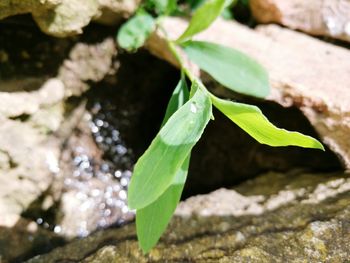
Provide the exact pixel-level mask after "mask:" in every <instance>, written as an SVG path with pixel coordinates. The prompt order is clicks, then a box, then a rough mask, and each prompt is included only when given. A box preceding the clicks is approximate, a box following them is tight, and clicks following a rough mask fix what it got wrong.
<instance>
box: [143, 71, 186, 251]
mask: <svg viewBox="0 0 350 263" xmlns="http://www.w3.org/2000/svg"><path fill="white" fill-rule="evenodd" d="M188 99H189V91H188V87H187V85H186V80H185V79H184V76H181V79H180V81H179V83H178V84H177V86H176V88H175V90H174V92H173V94H172V96H171V98H170V100H169V103H168V107H167V110H166V114H165V116H164V120H163V124H162V126H163V125H164V124H165V123H166V122H167V121H168V119H169V118H170V116H171V115H172V114H174V113H175V112H176V111H177V110H178V109H179V108H180V107H181V106H182V105H183V104H185V103H186V101H187V100H188ZM189 161H190V154H189V155H188V156H187V158H186V159H185V161H184V163H183V164H182V166H181V168H180V169H179V170H178V171H177V172H176V175H175V177H174V179H173V181H172V183H171V185H170V186H169V187H168V188H167V189H166V190H165V192H164V193H163V194H162V195H161V196H160V197H159V198H158V199H157V200H155V201H154V202H153V203H151V204H150V205H148V206H146V207H144V208H142V209H137V211H136V229H137V238H138V240H139V244H140V247H141V249H142V250H143V252H144V253H147V252H148V251H149V250H150V249H151V248H152V247H154V246H155V245H156V244H157V242H158V240H159V238H160V236H161V235H162V234H163V232H164V231H165V229H166V227H167V225H168V224H169V221H170V219H171V217H172V215H173V213H174V211H175V209H176V206H177V204H178V203H179V201H180V197H181V194H182V190H183V187H184V185H185V182H186V177H187V172H188V167H189Z"/></svg>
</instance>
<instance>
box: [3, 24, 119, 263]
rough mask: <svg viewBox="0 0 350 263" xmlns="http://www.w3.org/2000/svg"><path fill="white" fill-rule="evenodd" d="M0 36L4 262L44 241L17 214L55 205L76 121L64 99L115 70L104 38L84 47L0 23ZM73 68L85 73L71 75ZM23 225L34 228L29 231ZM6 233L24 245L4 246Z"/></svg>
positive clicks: (80, 42) (111, 47)
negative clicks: (54, 186) (62, 162)
mask: <svg viewBox="0 0 350 263" xmlns="http://www.w3.org/2000/svg"><path fill="white" fill-rule="evenodd" d="M0 31H1V36H0V43H1V44H0V53H1V54H2V58H3V59H2V61H1V70H0V79H1V81H0V100H1V103H0V104H1V105H0V122H1V125H0V215H1V216H0V232H1V231H2V232H1V233H5V234H1V235H0V247H1V249H0V257H2V260H4V261H5V262H6V260H9V259H11V258H16V256H19V255H20V254H22V255H23V254H24V253H26V252H27V251H28V250H29V247H30V246H31V247H32V249H33V247H35V246H36V245H38V244H40V242H39V243H38V242H32V243H31V244H32V245H30V244H29V243H30V242H29V241H30V240H32V241H33V240H35V236H36V234H35V233H34V232H38V235H39V241H40V240H41V241H45V240H46V241H47V240H48V239H49V237H47V238H43V237H40V236H43V235H45V231H44V229H42V226H38V225H37V224H36V223H34V222H31V220H29V221H28V220H26V222H24V223H23V218H21V216H22V215H24V216H26V217H28V218H30V219H35V216H34V215H35V214H36V212H37V211H46V210H48V209H49V208H50V207H52V206H53V204H54V201H55V200H54V198H52V197H51V198H50V197H49V198H47V196H46V195H47V194H48V192H50V190H51V187H52V183H53V182H54V181H55V180H57V179H58V178H59V177H60V169H59V159H60V154H61V150H62V145H63V144H64V143H65V140H66V138H67V136H69V135H70V132H71V131H72V129H73V128H74V127H75V125H76V122H77V120H76V119H74V118H73V119H72V116H73V115H74V114H73V111H72V110H70V109H69V108H68V106H69V105H70V104H69V103H67V99H68V98H70V97H71V96H72V95H75V94H80V93H81V90H80V89H79V87H80V86H82V85H83V84H84V87H85V90H86V89H87V88H88V87H89V85H87V83H86V82H87V81H90V83H92V82H94V81H98V80H100V79H102V78H103V77H104V76H105V75H107V74H108V73H110V72H111V71H112V72H113V70H114V68H113V63H112V58H113V57H114V55H115V52H116V49H115V46H114V42H113V40H111V39H110V38H106V37H105V35H104V34H105V33H98V34H99V35H98V36H96V35H95V36H94V37H95V38H94V37H92V38H94V39H90V41H89V42H87V41H86V40H82V39H79V38H77V39H75V40H60V39H53V38H49V37H47V36H45V35H44V34H42V33H41V32H38V31H37V30H36V29H34V30H31V29H30V30H28V28H26V31H23V29H19V28H17V27H16V26H6V25H0ZM38 39H40V41H38ZM93 41H94V42H93ZM77 50H79V52H77ZM111 50H112V51H111ZM69 54H71V55H70V57H69ZM74 54H79V56H76V55H74ZM82 61H84V63H83V62H82ZM78 67H79V68H80V69H84V70H85V71H84V72H83V71H77V70H74V69H76V68H78ZM67 68H70V69H71V70H70V71H69V73H68V70H67ZM72 83H74V84H72ZM78 84H80V86H79V85H78ZM79 92H80V93H79ZM27 225H29V226H30V227H29V228H30V229H33V225H34V226H36V227H37V229H39V230H38V231H36V230H35V229H34V230H33V231H32V230H30V229H29V230H30V231H29V232H28V231H27V232H28V233H27V232H26V227H27ZM11 231H12V233H15V234H14V236H13V237H14V238H15V237H17V236H18V237H20V236H21V234H20V233H23V234H25V235H24V236H23V239H21V238H17V239H18V240H22V241H23V242H24V243H23V246H22V245H19V244H18V243H16V242H15V241H14V240H13V242H12V240H9V234H8V233H9V232H11ZM40 231H41V232H40ZM32 232H33V233H32ZM46 232H48V230H47V231H46ZM31 233H32V234H31ZM41 233H43V235H41ZM24 237H26V238H27V239H28V240H29V241H28V240H27V241H28V243H26V242H27V241H26V240H24V239H25V238H24ZM46 241H45V242H46ZM45 242H44V243H45ZM40 249H41V250H43V249H44V250H45V246H43V247H41V248H39V250H40ZM9 251H11V253H9ZM0 261H1V259H0Z"/></svg>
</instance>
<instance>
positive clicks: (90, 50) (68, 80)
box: [58, 37, 118, 97]
mask: <svg viewBox="0 0 350 263" xmlns="http://www.w3.org/2000/svg"><path fill="white" fill-rule="evenodd" d="M116 54H117V49H116V46H115V42H114V41H113V39H112V38H111V37H108V38H106V39H104V40H103V41H101V42H100V43H96V44H95V45H91V44H88V43H77V44H76V45H75V46H73V47H72V49H71V51H70V53H69V57H68V58H67V59H65V60H64V61H63V63H62V65H61V67H60V68H59V70H58V77H59V78H60V79H61V80H62V81H63V83H64V85H65V87H66V90H65V91H66V94H65V95H66V96H67V97H69V96H79V95H81V94H82V93H83V92H85V91H87V90H88V89H89V85H88V84H87V82H89V81H92V82H94V83H96V82H98V81H100V80H102V79H103V78H104V77H105V76H106V75H107V74H113V73H115V72H116V70H117V68H118V62H116V61H113V58H114V57H115V56H116Z"/></svg>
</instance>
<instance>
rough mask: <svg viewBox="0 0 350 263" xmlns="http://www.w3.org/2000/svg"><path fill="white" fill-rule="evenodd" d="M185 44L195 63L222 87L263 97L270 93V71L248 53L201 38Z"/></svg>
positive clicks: (185, 48) (186, 50)
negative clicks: (203, 40)
mask: <svg viewBox="0 0 350 263" xmlns="http://www.w3.org/2000/svg"><path fill="white" fill-rule="evenodd" d="M182 46H183V49H184V50H185V52H186V54H187V55H188V57H189V58H190V59H191V60H192V61H193V62H194V63H196V64H197V65H198V66H199V67H200V68H201V69H202V70H204V71H205V72H207V73H208V74H210V75H211V76H212V77H213V78H214V79H215V80H217V81H218V82H219V83H220V84H222V85H223V86H225V87H227V88H229V89H231V90H233V91H235V92H239V93H242V94H246V95H250V96H255V97H262V98H264V97H265V96H266V95H268V93H269V80H268V75H267V72H266V71H265V69H264V68H263V67H262V66H261V65H260V64H258V63H257V62H256V61H255V60H253V59H252V58H250V57H248V56H247V55H245V54H243V53H241V52H239V51H237V50H234V49H231V48H228V47H225V46H222V45H218V44H214V43H208V42H202V41H188V42H186V43H184V44H183V45H182Z"/></svg>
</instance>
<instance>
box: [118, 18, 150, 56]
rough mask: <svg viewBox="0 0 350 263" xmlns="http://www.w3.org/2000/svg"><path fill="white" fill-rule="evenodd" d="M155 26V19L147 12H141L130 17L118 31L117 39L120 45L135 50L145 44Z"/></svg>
mask: <svg viewBox="0 0 350 263" xmlns="http://www.w3.org/2000/svg"><path fill="white" fill-rule="evenodd" d="M154 28H155V21H154V19H153V17H152V16H151V15H149V14H148V13H146V12H140V13H138V14H136V15H135V16H134V17H132V18H131V19H129V20H128V21H127V22H126V23H125V24H123V25H122V26H121V28H120V29H119V31H118V35H117V41H118V44H119V46H120V47H122V48H124V49H126V50H128V51H133V50H136V49H138V48H139V47H141V46H143V44H144V43H145V41H146V40H147V38H148V37H149V36H150V34H151V33H152V32H153V30H154Z"/></svg>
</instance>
